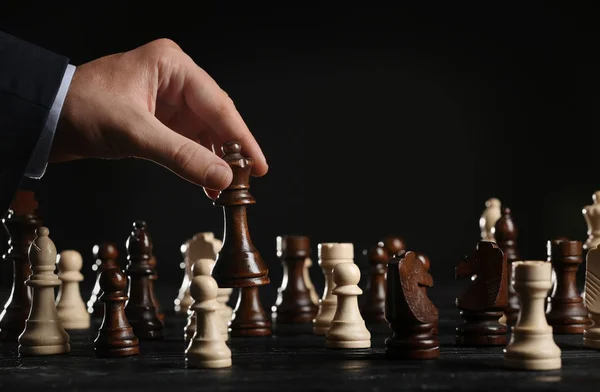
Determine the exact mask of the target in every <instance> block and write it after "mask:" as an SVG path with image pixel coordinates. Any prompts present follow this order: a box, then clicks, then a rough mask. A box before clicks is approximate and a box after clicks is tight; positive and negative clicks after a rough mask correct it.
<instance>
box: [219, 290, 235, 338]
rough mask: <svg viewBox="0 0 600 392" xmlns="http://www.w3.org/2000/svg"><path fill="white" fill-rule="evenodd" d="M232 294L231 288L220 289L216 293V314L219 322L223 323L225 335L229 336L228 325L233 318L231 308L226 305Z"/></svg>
mask: <svg viewBox="0 0 600 392" xmlns="http://www.w3.org/2000/svg"><path fill="white" fill-rule="evenodd" d="M232 293H233V289H232V288H231V287H226V288H220V287H219V291H218V292H217V302H218V303H219V306H220V308H219V310H218V312H217V313H218V314H219V316H221V320H222V321H223V326H224V328H225V334H226V335H228V334H229V323H230V322H231V319H232V318H233V308H232V307H231V306H229V305H228V302H229V298H230V297H231V294H232Z"/></svg>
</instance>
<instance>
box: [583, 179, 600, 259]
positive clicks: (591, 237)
mask: <svg viewBox="0 0 600 392" xmlns="http://www.w3.org/2000/svg"><path fill="white" fill-rule="evenodd" d="M592 201H593V203H592V204H590V205H587V206H585V207H584V208H583V210H582V211H581V212H582V213H583V218H584V219H585V223H586V225H587V235H588V238H587V240H586V241H585V243H584V244H583V248H584V249H585V250H589V249H594V248H596V247H597V246H598V245H600V191H596V192H594V194H593V195H592Z"/></svg>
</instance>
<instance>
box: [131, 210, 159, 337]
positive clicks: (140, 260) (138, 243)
mask: <svg viewBox="0 0 600 392" xmlns="http://www.w3.org/2000/svg"><path fill="white" fill-rule="evenodd" d="M126 246H127V253H128V256H127V260H128V261H129V265H127V269H126V273H127V275H129V302H128V303H127V307H126V308H125V314H126V315H127V319H128V320H129V323H130V324H131V326H132V327H133V332H134V333H135V335H136V336H137V337H138V339H140V340H156V339H162V338H163V337H164V331H163V329H164V328H163V327H164V326H163V323H162V321H160V319H159V318H158V314H157V312H156V308H155V307H154V304H153V303H152V297H153V294H152V292H151V291H150V290H151V289H152V284H151V281H150V276H151V275H152V273H153V269H152V267H151V266H150V259H151V258H152V241H151V240H150V236H149V235H148V233H147V232H146V222H143V221H136V222H134V224H133V230H132V232H131V234H130V235H129V238H127V242H126Z"/></svg>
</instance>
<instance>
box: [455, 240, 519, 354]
mask: <svg viewBox="0 0 600 392" xmlns="http://www.w3.org/2000/svg"><path fill="white" fill-rule="evenodd" d="M455 275H456V279H462V278H469V279H472V278H473V277H475V280H472V283H471V284H470V285H469V287H468V289H467V290H466V291H465V293H464V294H463V295H462V296H461V297H460V298H457V300H456V306H457V307H458V309H460V315H461V317H462V318H463V319H464V320H465V322H464V323H463V324H461V325H459V326H458V327H457V328H456V344H457V345H459V346H506V344H508V336H507V332H508V330H507V328H506V325H503V324H500V323H499V322H498V320H499V319H500V317H502V314H503V311H504V308H506V305H507V304H508V268H507V262H506V256H505V255H504V252H502V250H501V249H500V248H499V247H498V245H497V244H496V243H494V242H489V241H479V242H478V243H477V247H476V249H475V250H474V251H473V252H471V253H470V254H469V255H467V256H466V257H465V258H464V259H463V260H461V262H460V263H458V265H457V266H456V272H455Z"/></svg>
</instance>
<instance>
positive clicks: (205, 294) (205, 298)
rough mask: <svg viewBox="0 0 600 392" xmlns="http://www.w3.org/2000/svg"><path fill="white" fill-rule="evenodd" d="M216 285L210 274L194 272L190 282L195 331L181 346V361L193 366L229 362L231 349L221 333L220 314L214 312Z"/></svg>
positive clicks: (229, 363) (223, 364) (218, 366)
mask: <svg viewBox="0 0 600 392" xmlns="http://www.w3.org/2000/svg"><path fill="white" fill-rule="evenodd" d="M218 290H219V287H218V286H217V282H216V281H215V280H214V279H213V278H212V277H211V276H204V275H200V276H195V277H194V278H193V279H192V284H191V285H190V292H191V294H192V297H193V298H194V303H193V304H192V306H191V307H190V310H193V311H194V312H195V313H196V333H195V334H194V337H193V338H192V340H191V342H190V345H189V346H188V348H187V349H186V350H185V361H186V363H187V366H188V367H193V368H224V367H230V366H231V350H230V349H229V347H227V344H226V343H225V340H224V339H223V335H222V333H221V330H220V328H221V324H222V323H221V318H220V317H219V315H218V314H217V310H218V309H219V303H218V302H217V292H218Z"/></svg>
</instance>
